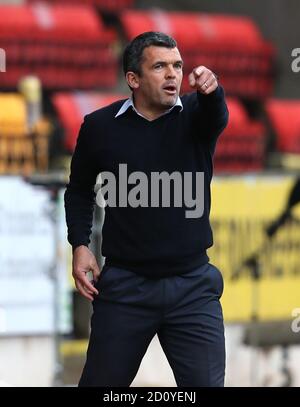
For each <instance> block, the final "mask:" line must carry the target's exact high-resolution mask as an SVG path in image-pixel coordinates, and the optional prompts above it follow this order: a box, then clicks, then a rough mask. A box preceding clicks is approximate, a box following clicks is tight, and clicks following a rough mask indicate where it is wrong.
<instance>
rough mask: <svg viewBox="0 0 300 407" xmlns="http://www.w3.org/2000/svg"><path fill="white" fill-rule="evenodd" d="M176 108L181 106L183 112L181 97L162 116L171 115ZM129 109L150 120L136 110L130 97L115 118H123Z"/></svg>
mask: <svg viewBox="0 0 300 407" xmlns="http://www.w3.org/2000/svg"><path fill="white" fill-rule="evenodd" d="M176 106H179V107H180V112H181V111H182V110H183V106H182V102H181V99H180V97H179V96H178V98H177V100H176V103H175V105H174V106H172V107H171V109H169V110H167V111H166V112H164V113H163V114H162V116H163V115H164V114H168V113H170V112H171V111H172V110H173V109H174V107H176ZM129 107H132V109H133V110H134V111H135V113H136V114H138V115H139V116H141V117H143V118H144V119H146V120H148V119H147V118H146V117H145V116H144V115H142V113H140V112H138V111H137V110H136V108H135V106H134V103H133V99H132V97H130V98H129V99H127V100H125V102H124V103H123V104H122V106H121V108H120V110H119V111H118V113H117V114H116V115H115V117H118V116H121V115H122V114H124V113H125V112H126V111H127V110H128V109H129Z"/></svg>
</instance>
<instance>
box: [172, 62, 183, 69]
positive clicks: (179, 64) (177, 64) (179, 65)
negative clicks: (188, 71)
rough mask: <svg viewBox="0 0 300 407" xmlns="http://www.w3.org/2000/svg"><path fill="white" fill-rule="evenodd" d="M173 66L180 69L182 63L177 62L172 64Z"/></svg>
mask: <svg viewBox="0 0 300 407" xmlns="http://www.w3.org/2000/svg"><path fill="white" fill-rule="evenodd" d="M174 68H175V69H182V63H180V62H177V63H176V64H174Z"/></svg>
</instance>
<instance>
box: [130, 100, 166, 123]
mask: <svg viewBox="0 0 300 407" xmlns="http://www.w3.org/2000/svg"><path fill="white" fill-rule="evenodd" d="M132 100H133V103H134V107H135V109H136V110H137V111H138V112H139V113H140V114H141V115H143V116H144V117H145V118H146V119H147V120H149V121H152V120H155V119H157V118H158V117H159V116H161V115H162V114H164V113H166V112H167V111H168V110H170V109H171V107H172V106H168V107H166V108H163V107H162V108H160V109H158V108H155V107H154V106H149V105H147V104H145V103H143V102H142V101H139V99H138V98H137V97H136V96H134V95H132Z"/></svg>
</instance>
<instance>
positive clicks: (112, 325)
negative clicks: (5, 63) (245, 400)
mask: <svg viewBox="0 0 300 407" xmlns="http://www.w3.org/2000/svg"><path fill="white" fill-rule="evenodd" d="M96 287H97V288H98V290H99V295H98V296H97V297H96V298H95V300H94V301H93V315H92V319H91V334H90V341H89V346H88V351H87V360H86V364H85V366H84V369H83V373H82V376H81V379H80V382H79V386H125V387H128V386H130V384H131V383H132V381H133V380H134V378H135V376H136V374H137V371H138V369H139V366H140V363H141V361H142V359H143V357H144V355H145V353H146V350H147V348H148V346H149V344H150V342H151V340H152V339H153V337H154V335H155V334H157V335H158V338H159V341H160V344H161V346H162V349H163V351H164V353H165V355H166V357H167V359H168V362H169V364H170V366H171V368H172V370H173V373H174V377H175V380H176V383H177V386H178V387H181V386H184V387H190V386H191V387H192V386H197V387H198V386H224V374H225V342H224V326H223V315H222V308H221V304H220V301H219V299H220V297H221V295H222V292H223V278H222V274H221V273H220V271H219V270H218V269H217V268H216V267H215V266H213V265H211V264H210V263H208V264H205V265H203V266H201V267H199V268H197V269H194V270H192V271H190V272H188V273H186V274H183V275H181V276H174V277H167V278H161V279H149V278H146V277H143V276H139V275H137V274H136V273H133V272H131V271H128V270H124V269H120V268H117V267H108V266H104V267H103V269H102V272H101V275H100V278H99V280H98V282H97V284H96Z"/></svg>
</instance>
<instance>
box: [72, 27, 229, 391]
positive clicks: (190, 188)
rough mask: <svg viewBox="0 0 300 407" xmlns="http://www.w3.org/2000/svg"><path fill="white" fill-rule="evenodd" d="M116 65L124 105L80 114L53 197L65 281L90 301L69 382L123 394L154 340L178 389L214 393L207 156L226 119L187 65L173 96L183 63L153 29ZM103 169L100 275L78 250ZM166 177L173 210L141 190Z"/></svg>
mask: <svg viewBox="0 0 300 407" xmlns="http://www.w3.org/2000/svg"><path fill="white" fill-rule="evenodd" d="M123 67H124V73H125V77H126V81H127V84H128V85H129V87H130V89H131V90H132V97H131V98H130V99H128V100H121V101H118V102H116V103H113V104H111V105H110V106H107V107H105V108H103V109H99V110H97V111H95V112H93V113H91V114H89V115H87V116H85V119H84V123H83V124H82V126H81V129H80V133H79V137H78V141H77V145H76V149H75V152H74V155H73V158H72V164H71V175H70V182H69V184H68V186H67V190H66V193H65V207H66V219H67V225H68V240H69V242H70V243H71V245H72V247H73V277H74V279H75V285H76V287H77V289H78V290H79V292H80V293H81V294H82V295H83V296H84V297H86V298H87V299H89V300H91V301H93V302H92V304H93V315H92V319H91V334H90V341H89V347H88V352H87V361H86V364H85V367H84V370H83V373H82V376H81V379H80V382H79V385H80V386H129V385H130V384H131V383H132V381H133V379H134V377H135V375H136V373H137V371H138V368H139V365H140V363H141V360H142V358H143V356H144V354H145V352H146V350H147V347H148V345H149V343H150V342H151V340H152V338H153V337H154V335H155V334H157V335H158V338H159V340H160V343H161V345H162V348H163V350H164V352H165V354H166V356H167V359H168V361H169V363H170V366H171V368H172V370H173V372H174V376H175V379H176V382H177V385H178V386H223V385H224V371H225V345H224V328H223V316H222V309H221V305H220V302H219V299H220V297H221V295H222V291H223V279H222V275H221V273H220V272H219V270H218V269H217V268H216V267H214V266H213V265H211V264H210V263H209V262H208V261H209V258H208V257H207V254H206V249H207V248H208V247H210V246H211V245H212V232H211V228H210V225H209V212H210V182H211V178H212V171H213V165H212V156H213V153H214V150H215V145H216V140H217V138H218V136H219V134H220V133H221V131H222V130H223V129H224V127H225V126H226V124H227V120H228V110H227V107H226V104H225V101H224V92H223V89H222V87H221V86H219V85H218V82H217V78H216V76H215V75H214V74H213V73H212V72H211V71H210V70H209V69H207V68H206V67H204V66H198V67H196V68H195V69H194V70H193V72H192V73H191V74H190V75H189V83H190V86H191V88H192V89H191V90H192V92H191V93H190V94H188V95H184V96H183V97H182V98H180V97H179V91H180V86H181V81H182V75H183V61H182V58H181V56H180V53H179V50H178V48H177V45H176V42H175V40H174V39H172V38H171V37H169V36H167V35H165V34H163V33H159V32H146V33H143V34H141V35H139V36H138V37H136V38H135V39H134V40H133V41H132V42H131V43H130V44H129V45H128V46H127V48H126V49H125V52H124V56H123ZM121 166H122V167H121ZM125 167H126V171H127V173H128V174H130V176H129V178H128V183H129V180H130V177H133V178H134V177H135V178H136V175H137V174H142V175H143V177H142V176H141V175H140V183H142V184H143V188H142V187H141V186H140V189H139V192H138V193H136V194H135V195H134V192H136V191H135V188H138V186H135V187H133V188H131V189H130V187H129V185H127V184H126V188H128V191H127V189H126V188H125V186H124V185H125V184H124V177H125V178H126V181H127V173H126V174H124V171H125V169H124V168H125ZM120 168H121V170H122V171H123V172H122V171H121V172H120ZM104 172H105V173H106V174H112V175H113V177H115V179H116V183H115V188H116V191H115V192H116V194H115V195H116V196H117V195H118V198H119V200H118V199H116V196H114V198H115V199H111V201H110V202H111V204H108V205H107V206H106V208H105V220H104V225H103V230H102V237H103V243H102V254H103V256H104V257H105V265H104V267H103V269H102V271H101V274H100V270H99V268H98V266H97V261H96V259H95V257H94V255H93V254H92V253H91V252H90V250H89V249H88V244H89V242H90V240H89V236H90V233H91V226H92V215H93V208H94V204H95V190H96V189H95V183H96V178H97V175H98V174H99V173H101V174H103V173H104ZM170 174H171V175H172V177H173V178H174V179H172V180H173V181H174V204H173V205H172V204H171V202H170V200H169V201H168V199H167V200H165V201H164V204H162V203H161V201H160V199H158V200H157V199H156V198H157V196H155V194H154V193H153V191H151V189H152V178H151V177H152V176H153V177H154V178H153V179H155V176H156V177H157V176H162V178H163V176H166V175H170ZM201 174H202V175H201ZM175 175H176V176H175ZM190 175H194V179H192V180H191V178H189V177H188V176H190ZM182 176H183V177H184V180H185V181H186V182H185V184H184V185H183V184H182ZM197 176H198V178H197ZM180 177H181V178H180ZM201 177H202V178H201ZM150 178H151V182H150ZM195 178H196V181H195ZM97 179H98V178H97ZM170 180H171V179H169V181H170ZM175 181H176V182H175ZM202 181H203V185H202V184H201V183H202ZM131 184H133V181H132V178H131ZM150 184H151V185H150ZM166 185H167V184H166V183H165V184H164V185H163V188H162V194H161V195H164V192H166V191H165V190H164V188H165V187H166ZM201 185H202V187H203V188H202V190H201V191H202V193H201V195H199V194H198V196H197V199H196V200H194V203H195V205H196V206H197V202H196V201H198V200H202V209H201V208H200V211H199V210H198V212H197V213H196V214H195V213H192V214H189V216H187V208H190V207H191V205H189V203H190V201H188V200H187V199H185V201H184V203H183V202H182V200H181V205H178V202H180V198H182V194H184V196H185V198H186V191H187V193H192V194H193V196H194V195H195V192H197V191H198V192H199V188H200V186H201ZM101 186H102V184H101ZM169 186H170V183H169ZM118 187H119V189H118ZM149 191H150V193H149ZM124 192H125V193H127V192H128V194H127V195H126V197H125V198H126V199H125V200H124ZM133 196H134V199H133V198H132V197H133ZM172 197H173V195H172ZM97 198H98V194H97ZM121 198H122V199H121ZM127 198H128V200H127ZM129 198H130V199H129ZM159 198H160V197H159ZM168 198H170V197H168ZM175 198H176V204H175ZM117 201H118V202H117ZM149 201H151V202H150V203H149ZM120 202H121V203H120ZM158 202H159V204H158ZM130 203H131V204H130ZM151 203H152V205H151ZM166 203H167V204H166ZM168 203H170V204H169V205H168ZM198 209H199V208H198ZM89 271H91V272H92V273H93V277H94V284H93V283H92V282H90V281H89V279H88V277H87V275H86V274H87V273H88V272H89Z"/></svg>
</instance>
